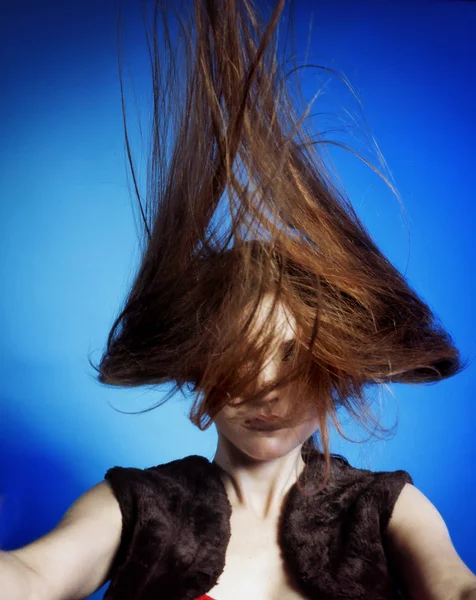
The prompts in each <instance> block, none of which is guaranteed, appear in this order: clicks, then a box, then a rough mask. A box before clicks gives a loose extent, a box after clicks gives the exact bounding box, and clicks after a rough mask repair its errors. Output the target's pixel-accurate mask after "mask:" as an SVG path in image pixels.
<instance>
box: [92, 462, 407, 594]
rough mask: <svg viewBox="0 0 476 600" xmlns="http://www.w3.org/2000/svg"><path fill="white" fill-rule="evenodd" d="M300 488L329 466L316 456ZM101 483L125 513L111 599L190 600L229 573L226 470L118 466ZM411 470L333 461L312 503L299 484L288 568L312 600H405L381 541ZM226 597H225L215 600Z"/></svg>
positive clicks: (289, 523) (285, 546)
mask: <svg viewBox="0 0 476 600" xmlns="http://www.w3.org/2000/svg"><path fill="white" fill-rule="evenodd" d="M307 460H308V462H307V464H306V468H305V470H304V472H303V473H302V474H301V478H300V481H301V483H302V484H303V485H304V486H305V488H306V489H310V488H308V486H309V484H310V485H311V486H312V482H313V480H314V481H316V477H319V474H320V473H321V470H322V468H323V460H322V456H321V455H320V454H319V453H315V454H314V455H313V456H311V457H310V458H309V459H307ZM105 479H106V480H107V481H109V483H110V484H111V486H112V488H113V490H114V493H115V495H116V497H117V499H118V501H119V505H120V507H121V512H122V518H123V526H122V536H121V544H120V547H119V550H118V552H117V554H116V556H115V559H114V562H113V564H112V566H111V569H110V572H109V576H110V579H111V583H110V586H109V588H108V590H107V591H106V594H105V596H104V599H105V600H161V599H163V600H194V599H195V598H198V597H200V596H201V595H203V594H206V593H207V592H208V591H209V590H210V589H212V587H214V585H215V584H216V583H217V581H218V578H219V576H220V575H221V573H222V571H223V569H224V567H225V556H226V549H227V546H228V542H229V539H230V516H231V506H230V503H229V501H228V497H227V494H226V491H225V487H224V485H223V483H222V480H221V477H220V467H218V465H216V464H214V463H211V462H209V461H208V460H207V459H206V458H204V457H201V456H188V457H186V458H183V459H179V460H175V461H172V462H170V463H167V464H163V465H159V466H156V467H151V468H148V469H137V468H125V467H113V468H112V469H109V470H108V471H107V473H106V476H105ZM407 482H408V483H412V478H411V477H410V475H409V474H408V473H407V472H406V471H394V472H373V471H368V470H363V469H356V468H354V467H352V466H351V465H349V463H348V462H347V461H346V460H345V459H342V458H340V457H335V456H334V457H333V459H332V474H331V480H330V483H329V484H328V486H327V488H326V490H325V491H324V492H322V493H320V494H317V495H314V496H308V495H306V494H303V493H302V492H300V490H299V489H298V488H297V486H296V484H295V485H293V486H292V488H291V489H290V491H289V494H288V496H287V498H286V501H285V504H284V508H283V512H282V514H281V520H280V531H279V534H280V538H279V539H280V545H281V549H282V551H283V556H284V557H285V560H286V564H287V566H288V569H289V571H290V573H291V574H292V576H293V577H294V579H295V580H296V582H297V583H298V585H299V586H300V587H301V589H302V591H303V593H304V594H306V596H308V597H309V599H314V598H315V599H316V600H317V599H319V600H331V599H332V600H350V599H352V600H364V599H365V600H394V599H395V598H399V597H401V596H400V592H399V591H398V588H397V585H396V582H395V581H394V580H392V577H391V574H390V571H389V565H388V563H387V558H386V555H385V549H384V545H383V540H382V535H383V532H384V530H385V527H386V525H387V523H388V520H389V518H390V516H391V513H392V509H393V506H394V504H395V502H396V500H397V498H398V495H399V494H400V491H401V490H402V488H403V486H404V485H405V483H407ZM218 600H220V599H218Z"/></svg>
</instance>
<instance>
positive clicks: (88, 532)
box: [0, 481, 122, 600]
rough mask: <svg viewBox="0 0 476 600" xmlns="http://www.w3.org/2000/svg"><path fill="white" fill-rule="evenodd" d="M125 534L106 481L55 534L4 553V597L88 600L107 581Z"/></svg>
mask: <svg viewBox="0 0 476 600" xmlns="http://www.w3.org/2000/svg"><path fill="white" fill-rule="evenodd" d="M121 531H122V516H121V511H120V508H119V504H118V502H117V500H116V498H115V496H114V493H113V491H112V489H111V487H110V485H109V484H108V482H106V481H102V482H100V483H99V484H97V485H95V486H94V487H92V488H91V489H89V490H88V491H87V492H85V493H84V494H83V495H82V496H80V497H79V498H78V499H77V500H76V502H74V503H73V504H72V505H71V507H70V508H69V509H68V511H67V512H66V514H65V515H64V517H63V518H62V519H61V521H60V522H59V523H58V525H57V526H56V527H55V528H54V529H53V530H52V531H50V532H49V533H47V534H46V535H44V536H43V537H41V538H39V539H37V540H35V541H34V542H32V543H31V544H28V545H27V546H24V547H23V548H19V549H18V550H11V551H9V552H3V553H1V554H0V597H1V598H8V599H9V600H17V599H18V600H80V599H82V598H85V597H87V596H89V595H90V594H92V593H93V592H95V591H96V590H97V589H98V588H99V587H101V586H102V585H103V584H104V583H105V582H106V576H107V574H108V571H109V568H110V566H111V563H112V560H113V558H114V556H115V553H116V551H117V549H118V547H119V543H120V539H121ZM5 590H7V591H5ZM2 591H3V592H4V593H7V595H6V596H3V595H2Z"/></svg>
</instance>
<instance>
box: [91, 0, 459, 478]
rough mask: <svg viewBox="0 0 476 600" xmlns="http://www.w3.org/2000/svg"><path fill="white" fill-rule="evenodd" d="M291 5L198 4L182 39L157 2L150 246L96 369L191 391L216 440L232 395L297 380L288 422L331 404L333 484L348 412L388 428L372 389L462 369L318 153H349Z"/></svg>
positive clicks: (325, 442)
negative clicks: (308, 98) (286, 314)
mask: <svg viewBox="0 0 476 600" xmlns="http://www.w3.org/2000/svg"><path fill="white" fill-rule="evenodd" d="M283 10H284V0H279V1H278V2H277V3H276V5H275V7H274V8H273V9H272V10H271V14H270V16H269V18H268V19H264V18H263V15H262V14H261V13H260V12H259V11H258V9H257V8H256V7H255V6H253V4H252V2H251V1H249V0H194V2H193V11H191V13H190V17H191V18H190V19H189V20H187V18H186V17H185V16H184V14H185V12H186V10H183V11H182V10H181V11H179V10H177V13H179V12H180V15H181V16H180V17H177V24H178V28H177V33H176V35H175V36H172V35H171V28H170V24H169V23H168V19H169V18H170V8H169V9H168V10H167V9H165V8H160V7H159V4H158V2H155V5H154V14H153V20H152V27H151V28H150V29H146V36H147V42H148V45H149V50H150V59H151V70H152V83H153V115H152V127H151V132H152V136H151V149H150V160H149V164H148V178H147V190H146V194H145V196H146V197H145V199H144V198H142V195H141V193H140V191H139V188H138V184H137V178H136V175H135V170H134V166H133V160H132V157H131V149H130V144H129V139H128V129H127V126H125V132H126V144H127V150H128V153H129V159H130V166H131V172H132V175H133V181H134V184H135V185H136V193H137V198H138V200H139V206H140V209H141V215H142V219H143V225H144V233H145V246H144V250H143V257H142V261H141V264H140V268H139V269H138V272H137V274H136V276H135V280H134V282H133V284H132V287H131V290H130V293H129V294H128V296H127V298H126V301H125V304H124V307H123V309H122V310H121V312H120V314H119V316H118V317H117V319H116V320H115V322H114V324H113V326H112V329H111V332H110V334H109V338H108V340H107V347H106V349H105V352H104V354H103V356H102V358H101V360H100V363H99V365H98V366H97V367H95V368H96V369H97V371H98V379H99V381H100V382H102V383H105V384H109V385H116V386H139V385H144V384H148V385H151V384H153V385H158V384H162V383H166V382H172V383H174V387H173V389H172V390H171V391H170V393H169V394H167V396H166V398H165V399H163V400H162V401H161V402H160V403H159V404H157V405H156V406H159V405H161V404H162V403H163V402H165V401H167V400H168V399H169V398H170V397H171V396H172V395H173V394H174V393H176V392H177V391H182V390H183V389H187V390H188V391H189V392H190V393H191V394H193V396H194V401H193V403H192V407H191V410H190V418H191V420H192V422H193V423H194V424H196V425H197V426H198V427H199V428H200V429H206V428H207V427H208V426H209V425H210V423H211V422H212V421H213V418H214V416H215V415H216V414H217V412H218V411H219V410H220V409H221V408H223V406H224V405H225V404H227V403H229V402H234V401H236V399H240V400H241V401H242V402H251V401H257V400H258V401H259V399H260V398H262V397H263V396H264V394H269V393H270V391H271V390H279V389H280V388H282V386H284V385H289V384H290V383H292V382H295V384H296V390H299V393H296V397H295V402H294V404H293V406H292V408H291V410H290V412H289V414H287V415H285V416H284V418H283V424H292V423H296V422H297V421H298V420H299V415H300V414H302V409H303V408H305V407H308V406H309V403H310V402H311V403H312V405H313V406H314V407H316V408H317V411H318V415H319V423H320V426H319V436H320V440H321V445H322V449H323V451H324V456H325V459H326V462H325V464H326V472H325V481H327V477H328V475H329V469H330V451H329V428H328V423H329V419H330V420H331V421H332V422H333V423H334V425H336V427H337V429H338V430H339V432H341V434H342V431H341V429H340V425H339V422H338V419H337V409H338V408H339V407H343V408H344V409H346V410H347V411H349V412H350V414H351V415H352V416H353V417H355V418H356V419H359V420H361V421H364V422H368V421H369V420H370V421H373V422H374V423H375V419H374V418H373V417H372V413H371V411H369V401H368V397H367V394H366V389H367V387H368V386H369V385H374V384H381V383H385V382H404V383H431V382H436V381H439V380H441V379H445V378H447V377H450V376H452V375H454V374H455V373H457V372H458V371H459V370H461V369H462V368H463V366H462V362H461V360H460V357H459V353H458V350H457V349H456V347H455V345H454V343H453V341H452V339H451V337H450V335H449V334H448V333H447V332H446V331H445V330H444V328H443V327H442V326H441V324H440V323H439V321H438V319H437V317H436V316H435V315H434V314H433V312H432V311H431V310H430V308H429V306H428V305H427V304H426V303H425V302H424V301H423V300H422V299H421V298H420V297H419V296H418V295H417V293H416V292H415V291H414V290H413V289H412V288H411V286H410V285H409V283H408V281H406V279H405V277H404V276H403V275H402V274H401V273H400V272H399V271H398V270H397V269H396V268H395V267H394V266H393V265H392V264H391V263H390V262H389V261H388V259H387V258H386V257H385V256H384V255H383V254H382V253H381V252H380V250H379V249H378V248H377V246H376V244H375V243H374V242H373V240H372V239H371V237H370V235H369V233H368V232H367V231H366V229H365V227H364V226H363V224H362V222H361V221H360V219H359V218H358V216H357V214H356V213H355V211H354V209H353V208H352V205H351V204H350V202H349V201H348V200H347V198H346V196H345V194H344V192H343V191H341V190H339V189H338V187H337V185H335V183H334V182H333V181H332V177H331V174H330V172H329V170H328V169H327V168H326V166H325V161H324V159H323V157H322V156H321V153H320V152H319V151H320V150H321V149H324V147H325V145H326V144H331V143H332V142H331V141H324V140H323V138H322V137H320V136H319V135H318V134H317V133H316V131H315V123H314V124H313V125H314V129H313V132H312V134H311V133H310V132H309V131H308V129H307V128H306V127H305V123H306V119H307V117H309V114H310V106H308V105H302V101H303V96H302V94H301V88H300V82H299V69H298V68H297V67H296V65H295V64H294V63H293V66H292V68H291V67H289V61H288V60H287V50H286V44H284V45H283V44H282V43H281V41H280V36H278V32H280V27H281V25H280V22H282V18H281V17H282V13H283ZM288 23H292V21H291V20H288ZM290 32H291V34H292V27H289V30H288V31H287V32H286V33H287V34H289V33H290ZM286 37H287V36H286ZM280 56H281V57H282V58H281V60H279V57H280ZM314 67H315V68H317V67H316V66H315V65H314ZM319 68H322V69H324V70H325V72H327V73H330V72H332V71H331V70H329V69H326V68H325V67H319ZM338 76H339V75H338ZM293 82H294V83H293ZM121 84H122V79H121ZM121 89H122V87H121ZM123 98H124V96H123ZM300 106H304V108H303V110H302V111H301V112H300V111H299V107H300ZM124 114H125V113H124ZM124 123H125V125H126V119H125V120H124ZM336 144H337V145H340V144H339V143H337V142H336ZM351 152H352V150H351ZM357 156H359V155H357ZM359 158H362V157H360V156H359ZM362 160H364V162H366V163H367V164H369V165H370V166H371V168H372V169H373V170H374V171H375V172H376V173H377V174H378V175H379V176H380V177H382V178H383V179H384V180H385V181H386V183H387V184H388V185H389V186H390V188H391V189H392V191H393V192H394V193H397V192H396V191H395V189H394V187H393V186H392V184H391V183H390V182H389V180H388V179H387V178H386V177H385V176H384V175H383V174H382V173H381V172H380V171H379V170H378V169H377V167H375V166H374V165H372V164H371V163H368V161H367V160H366V159H364V158H362ZM268 293H272V294H273V298H274V300H275V301H276V302H277V301H282V302H283V303H285V305H286V306H287V307H288V308H289V310H290V311H291V313H292V314H293V316H294V317H295V319H296V323H297V325H298V333H297V338H296V350H297V351H296V352H295V354H294V355H293V356H292V359H291V360H290V361H288V362H287V363H286V366H285V368H284V367H283V371H282V374H281V375H280V377H279V380H278V381H275V382H274V384H270V386H268V387H267V388H266V389H255V387H254V385H253V382H254V381H255V380H256V378H257V376H258V374H259V371H260V368H261V365H262V364H263V362H264V360H265V359H266V357H267V356H268V355H269V353H270V351H271V349H272V348H273V343H274V341H273V330H272V328H269V327H268V324H269V323H268V322H267V323H265V326H264V328H263V330H260V331H259V332H258V333H257V334H256V335H255V334H253V335H252V334H251V333H250V332H251V328H250V327H251V325H252V324H253V317H254V314H255V311H256V309H257V308H258V306H259V304H260V302H261V300H262V299H263V297H264V294H268ZM269 316H270V319H271V318H272V311H270V315H269ZM269 322H270V321H269ZM263 336H264V337H263ZM303 390H305V393H303ZM277 393H279V392H277ZM154 408H155V407H154ZM149 410H150V409H149ZM314 443H315V442H313V441H312V440H309V441H308V443H307V445H306V448H307V449H309V448H310V447H312V446H313V445H314ZM316 444H317V445H315V447H316V448H318V447H319V444H318V443H317V442H316Z"/></svg>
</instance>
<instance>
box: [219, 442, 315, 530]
mask: <svg viewBox="0 0 476 600" xmlns="http://www.w3.org/2000/svg"><path fill="white" fill-rule="evenodd" d="M213 462H214V463H216V464H217V465H218V466H220V467H221V468H222V470H223V482H224V484H225V488H226V491H227V494H228V499H229V501H230V504H231V505H232V507H233V508H234V509H244V510H250V511H251V512H253V513H254V514H255V515H256V516H257V517H258V518H259V519H261V520H265V519H271V518H273V517H277V516H279V514H280V512H281V508H282V505H283V501H284V498H285V497H286V494H287V492H288V491H289V489H290V488H291V486H292V485H293V484H294V483H295V482H296V481H297V479H298V477H299V475H300V474H301V473H302V471H303V469H304V467H305V463H304V461H303V459H302V457H301V445H299V446H298V447H296V448H294V449H293V450H292V451H291V452H289V453H288V454H286V455H285V456H280V457H277V458H273V459H270V460H258V459H253V458H251V457H249V456H247V455H246V454H244V453H243V452H241V451H240V450H238V448H236V446H233V444H231V443H230V442H229V441H228V440H226V438H223V437H222V436H221V435H219V438H218V446H217V450H216V453H215V457H214V459H213Z"/></svg>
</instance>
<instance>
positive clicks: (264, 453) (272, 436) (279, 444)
mask: <svg viewBox="0 0 476 600" xmlns="http://www.w3.org/2000/svg"><path fill="white" fill-rule="evenodd" d="M233 434H234V435H233ZM233 434H231V435H226V436H225V437H226V438H227V440H228V442H229V443H231V444H232V445H233V446H235V448H237V449H238V450H239V451H240V452H242V453H243V454H245V455H246V456H248V457H249V458H252V459H253V460H263V461H264V460H274V459H276V458H281V457H283V456H286V455H287V454H289V453H290V452H292V451H293V450H294V449H295V448H297V447H298V446H299V445H301V444H302V443H304V439H303V440H302V441H301V440H300V438H299V437H297V436H296V432H294V431H292V430H289V429H288V430H282V431H275V432H266V433H265V432H252V433H246V434H239V433H235V432H233Z"/></svg>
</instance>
